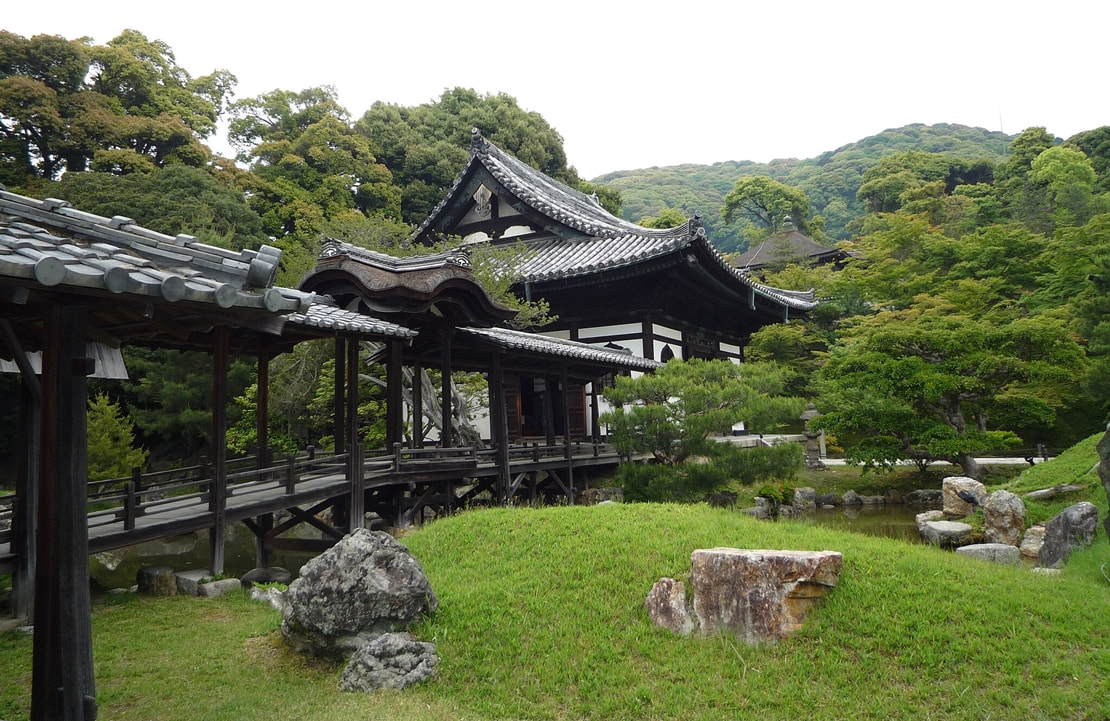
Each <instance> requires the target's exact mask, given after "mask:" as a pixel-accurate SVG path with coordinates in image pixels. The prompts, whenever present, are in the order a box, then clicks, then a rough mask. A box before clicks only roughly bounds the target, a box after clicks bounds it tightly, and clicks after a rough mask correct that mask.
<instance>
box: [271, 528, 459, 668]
mask: <svg viewBox="0 0 1110 721" xmlns="http://www.w3.org/2000/svg"><path fill="white" fill-rule="evenodd" d="M438 605H439V600H438V599H437V598H436V595H435V593H434V592H433V591H432V587H431V584H430V583H429V582H428V578H427V576H425V575H424V569H422V568H421V567H420V564H419V563H418V562H417V560H416V559H415V558H413V556H412V554H410V553H409V552H408V549H407V548H405V547H404V546H403V545H401V544H400V543H398V542H397V541H396V540H394V539H393V538H392V537H391V536H389V535H388V534H385V533H382V532H380V531H368V530H366V529H359V530H357V531H355V532H353V533H350V534H348V535H347V536H345V537H344V538H343V539H342V540H341V541H340V542H339V543H337V544H336V545H335V546H332V547H331V548H330V549H328V550H327V551H325V552H324V553H322V554H320V555H319V556H317V557H316V558H314V559H312V560H311V561H309V562H308V563H306V564H305V565H304V567H303V568H302V569H301V575H300V577H299V578H298V579H297V580H295V581H293V583H292V584H290V586H289V589H288V590H287V591H286V592H285V608H284V610H283V612H282V624H281V630H282V634H283V635H284V636H285V640H286V642H288V643H289V644H290V645H291V646H292V647H293V648H295V649H297V650H299V651H302V652H307V653H312V654H314V655H317V656H321V657H324V658H330V659H333V660H339V659H341V658H346V657H349V656H350V655H351V654H352V653H353V652H354V651H355V650H357V649H358V648H359V646H361V645H363V644H364V643H366V642H367V641H370V640H373V639H375V638H377V637H378V636H380V635H382V634H383V633H388V632H391V631H395V630H398V629H405V628H407V627H408V626H409V624H411V623H412V622H413V621H415V620H417V619H418V618H420V617H422V616H424V615H428V614H431V613H434V612H435V610H436V607H437V606H438Z"/></svg>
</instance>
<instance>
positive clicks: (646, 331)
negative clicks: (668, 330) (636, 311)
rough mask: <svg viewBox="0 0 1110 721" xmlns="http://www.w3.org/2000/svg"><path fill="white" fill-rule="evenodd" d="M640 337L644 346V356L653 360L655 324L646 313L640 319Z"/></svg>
mask: <svg viewBox="0 0 1110 721" xmlns="http://www.w3.org/2000/svg"><path fill="white" fill-rule="evenodd" d="M640 338H641V342H642V343H643V346H644V358H647V359H648V360H655V326H654V325H653V324H652V322H651V315H650V314H648V313H645V314H644V317H643V319H642V320H641V321H640Z"/></svg>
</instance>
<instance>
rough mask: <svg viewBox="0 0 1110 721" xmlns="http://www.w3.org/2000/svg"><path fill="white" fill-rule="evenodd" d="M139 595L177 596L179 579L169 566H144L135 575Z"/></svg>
mask: <svg viewBox="0 0 1110 721" xmlns="http://www.w3.org/2000/svg"><path fill="white" fill-rule="evenodd" d="M135 583H136V584H138V587H139V593H143V594H146V595H148V596H176V595H177V578H176V577H175V576H174V573H173V569H172V568H170V567H169V566H143V567H142V568H140V569H139V570H138V572H137V573H136V574H135Z"/></svg>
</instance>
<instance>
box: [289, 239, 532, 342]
mask: <svg viewBox="0 0 1110 721" xmlns="http://www.w3.org/2000/svg"><path fill="white" fill-rule="evenodd" d="M301 288H302V289H303V290H310V291H314V292H318V293H324V294H327V295H329V296H331V297H333V298H336V299H337V300H339V301H340V304H341V305H344V306H345V307H348V308H351V309H352V310H354V309H355V308H356V307H361V308H363V309H365V310H367V311H369V312H373V313H378V314H384V315H387V317H396V318H398V319H401V320H403V321H404V322H405V323H406V324H417V325H426V324H429V323H432V324H435V323H438V322H440V321H438V320H436V318H440V319H449V320H452V321H455V322H457V323H464V324H475V325H494V324H496V323H500V322H502V321H506V320H510V319H512V318H514V317H515V316H516V311H515V310H513V309H512V308H508V307H506V306H504V305H502V304H500V303H498V302H497V301H495V300H494V299H493V298H492V297H491V296H490V294H489V292H488V291H486V289H485V288H484V287H483V286H482V284H481V283H480V282H479V281H478V280H477V279H476V278H475V277H474V273H473V271H472V270H471V267H470V255H469V251H468V250H467V249H466V248H465V247H463V248H457V249H454V250H450V251H446V252H442V253H432V254H428V255H419V256H411V257H403V258H397V257H394V256H391V255H386V254H385V253H379V252H377V251H373V250H367V249H365V248H359V247H357V246H354V245H351V244H350V243H344V242H341V241H338V240H335V239H332V238H329V239H328V240H327V242H325V244H324V248H323V250H322V252H321V253H320V258H319V260H318V261H317V264H316V268H315V269H313V270H312V271H311V272H310V273H309V274H308V275H306V276H305V277H304V279H302V280H301ZM356 300H357V301H358V304H354V305H353V304H352V303H353V302H354V301H356Z"/></svg>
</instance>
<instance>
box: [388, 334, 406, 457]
mask: <svg viewBox="0 0 1110 721" xmlns="http://www.w3.org/2000/svg"><path fill="white" fill-rule="evenodd" d="M388 343H389V358H388V360H387V361H386V367H385V385H386V389H385V413H386V425H385V447H386V448H392V447H393V444H394V443H400V442H401V441H402V440H404V425H405V424H404V420H405V396H404V393H402V390H403V388H402V386H403V384H404V377H403V376H404V374H403V369H402V365H401V364H402V362H403V360H404V359H403V358H402V350H401V340H400V339H399V338H391V339H390V340H389V341H388Z"/></svg>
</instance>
